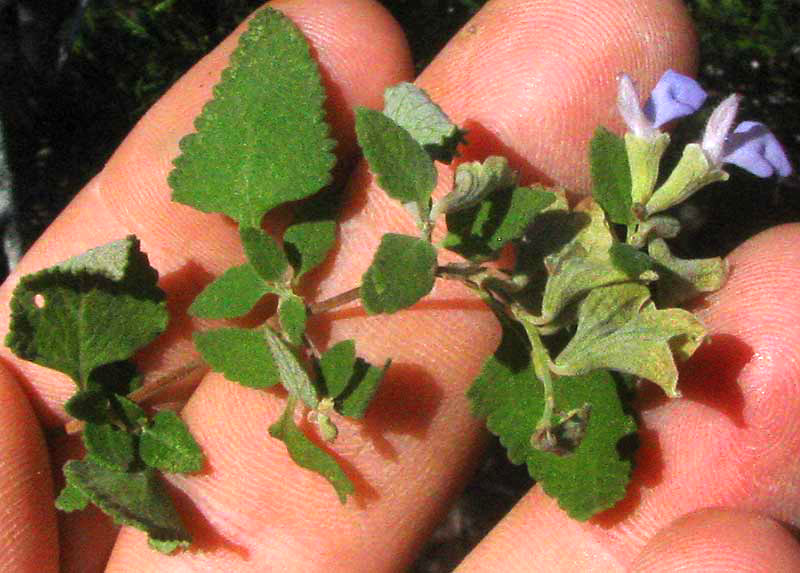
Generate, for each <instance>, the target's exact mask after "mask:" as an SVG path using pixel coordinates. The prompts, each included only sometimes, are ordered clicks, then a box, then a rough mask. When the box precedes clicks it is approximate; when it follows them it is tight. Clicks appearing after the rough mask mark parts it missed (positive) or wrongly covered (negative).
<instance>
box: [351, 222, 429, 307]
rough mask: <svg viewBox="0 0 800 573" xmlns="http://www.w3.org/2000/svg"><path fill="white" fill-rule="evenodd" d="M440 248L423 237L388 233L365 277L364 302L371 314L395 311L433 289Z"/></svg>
mask: <svg viewBox="0 0 800 573" xmlns="http://www.w3.org/2000/svg"><path fill="white" fill-rule="evenodd" d="M435 278H436V249H435V248H434V247H433V245H431V244H430V243H428V242H427V241H424V240H422V239H418V238H416V237H409V236H408V235H397V234H394V233H386V234H385V235H383V237H382V238H381V244H380V246H379V247H378V250H377V251H376V252H375V257H374V258H373V259H372V264H371V265H370V266H369V268H368V269H367V271H366V272H365V273H364V276H363V278H362V279H361V302H362V303H363V305H364V308H365V309H366V311H367V312H368V313H369V314H378V313H381V312H385V313H387V314H391V313H393V312H397V311H398V310H400V309H403V308H407V307H409V306H411V305H413V304H414V303H416V302H417V301H418V300H419V299H421V298H422V297H424V296H425V295H426V294H428V293H429V292H431V289H432V288H433V283H434V280H435Z"/></svg>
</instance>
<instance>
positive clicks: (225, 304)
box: [189, 263, 273, 318]
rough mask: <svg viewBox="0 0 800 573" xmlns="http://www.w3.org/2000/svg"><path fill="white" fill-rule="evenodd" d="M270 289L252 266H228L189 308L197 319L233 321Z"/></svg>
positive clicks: (248, 264)
mask: <svg viewBox="0 0 800 573" xmlns="http://www.w3.org/2000/svg"><path fill="white" fill-rule="evenodd" d="M270 292H273V289H272V288H270V286H269V285H268V284H267V283H265V282H264V280H263V279H262V278H261V277H260V276H259V275H258V273H257V272H256V270H255V268H253V265H251V264H250V263H245V264H243V265H239V266H237V267H231V268H229V269H228V270H227V271H225V272H224V273H222V274H221V275H220V276H218V277H217V278H216V279H215V280H214V281H213V282H212V283H211V284H209V285H208V286H207V287H206V288H204V289H203V292H201V293H200V294H199V295H197V297H196V298H195V299H194V302H192V305H191V306H190V307H189V314H191V315H192V316H196V317H199V318H236V317H238V316H243V315H245V314H247V313H248V312H250V311H251V310H252V309H253V307H254V306H255V305H256V303H257V302H258V301H260V300H261V298H262V297H263V296H264V295H265V294H267V293H270Z"/></svg>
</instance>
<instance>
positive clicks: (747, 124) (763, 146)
mask: <svg viewBox="0 0 800 573" xmlns="http://www.w3.org/2000/svg"><path fill="white" fill-rule="evenodd" d="M723 153H724V155H723V157H722V161H723V162H724V163H733V164H734V165H737V166H739V167H741V168H742V169H746V170H747V171H749V172H750V173H752V174H754V175H757V176H758V177H771V176H772V175H774V174H776V173H777V174H778V175H779V176H781V177H786V176H788V175H790V174H791V173H792V165H791V163H790V162H789V159H788V158H787V157H786V152H785V151H784V150H783V147H781V144H780V143H779V142H778V139H777V138H776V137H775V136H774V135H773V134H772V132H771V131H770V130H769V129H767V126H765V125H764V124H763V123H760V122H757V121H743V122H742V123H740V124H739V125H737V126H736V129H734V130H733V133H731V134H730V135H729V136H728V138H727V139H726V140H725V144H724V146H723Z"/></svg>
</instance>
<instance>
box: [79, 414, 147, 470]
mask: <svg viewBox="0 0 800 573" xmlns="http://www.w3.org/2000/svg"><path fill="white" fill-rule="evenodd" d="M83 445H84V446H85V447H86V453H87V454H88V456H89V458H90V459H91V460H92V461H93V462H95V463H97V464H101V465H103V466H105V467H107V468H109V469H112V470H122V471H126V470H127V469H128V468H129V467H130V466H131V464H132V463H133V462H134V460H135V459H136V443H135V442H134V437H133V435H131V434H129V433H127V432H124V431H122V430H120V429H119V428H117V427H116V426H113V425H111V424H92V423H88V424H86V426H85V427H84V429H83Z"/></svg>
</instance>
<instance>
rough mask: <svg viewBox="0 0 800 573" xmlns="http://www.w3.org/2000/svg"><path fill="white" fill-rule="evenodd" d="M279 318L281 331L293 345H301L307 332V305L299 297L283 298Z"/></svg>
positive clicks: (292, 295) (279, 307) (279, 308)
mask: <svg viewBox="0 0 800 573" xmlns="http://www.w3.org/2000/svg"><path fill="white" fill-rule="evenodd" d="M278 318H279V320H280V324H281V329H283V332H284V334H286V337H287V338H288V339H289V342H291V343H292V344H301V343H302V342H303V334H304V333H305V331H306V319H307V318H308V315H307V312H306V303H305V302H304V301H303V299H302V298H300V297H299V296H297V295H294V294H289V295H287V296H284V297H281V302H280V304H279V305H278Z"/></svg>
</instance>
